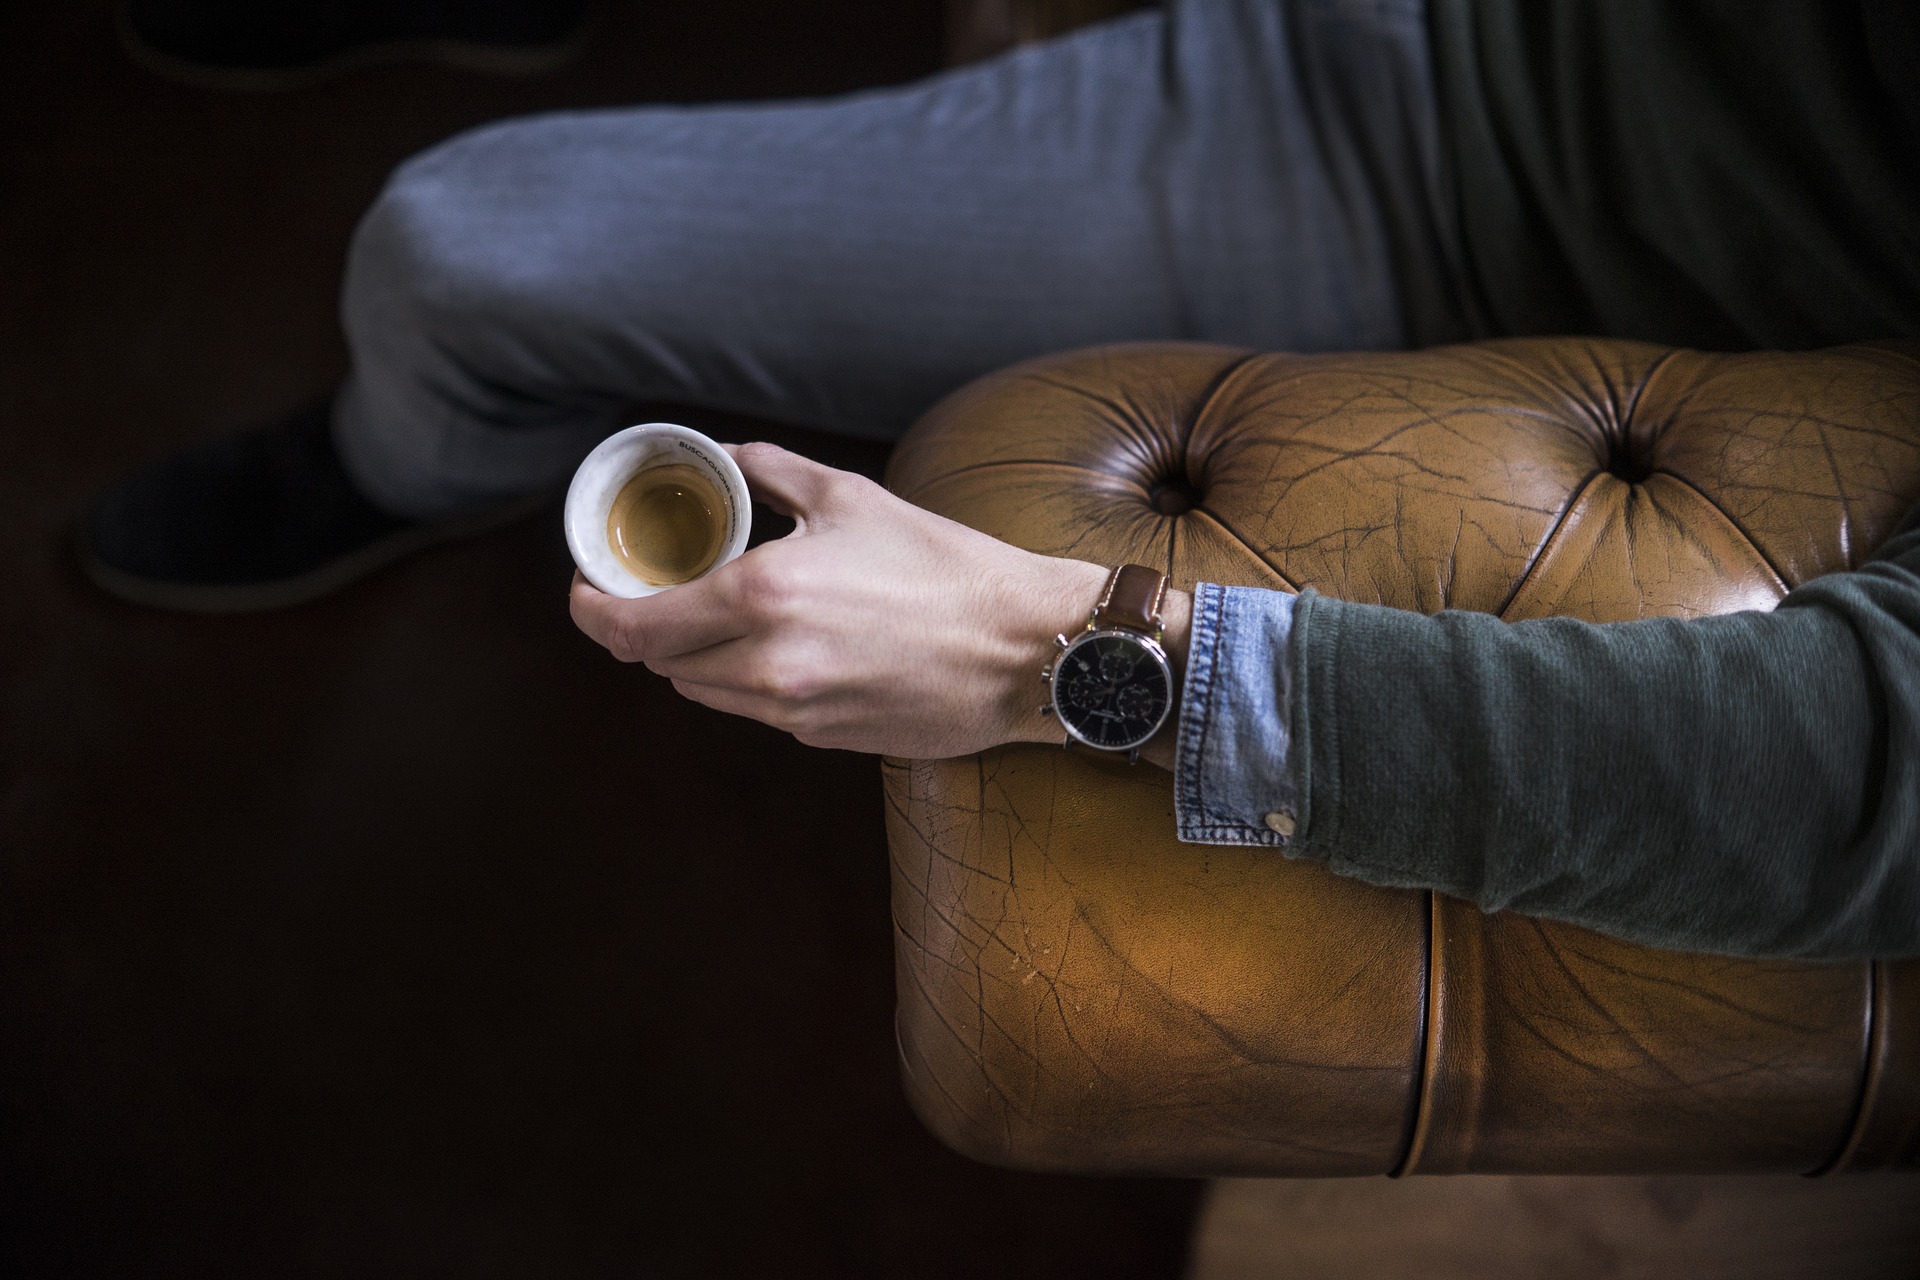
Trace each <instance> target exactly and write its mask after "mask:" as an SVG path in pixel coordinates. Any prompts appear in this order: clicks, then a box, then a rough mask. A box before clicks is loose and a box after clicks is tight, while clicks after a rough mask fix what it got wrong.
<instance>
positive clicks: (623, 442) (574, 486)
mask: <svg viewBox="0 0 1920 1280" xmlns="http://www.w3.org/2000/svg"><path fill="white" fill-rule="evenodd" d="M666 441H679V442H683V447H686V448H687V449H688V451H689V452H692V453H693V454H694V455H695V456H696V457H697V458H699V459H701V460H703V461H705V462H706V463H707V464H708V465H709V467H710V468H711V469H712V470H714V471H716V472H718V473H719V475H718V478H719V479H721V480H722V481H723V484H722V486H721V487H722V489H723V490H724V492H725V498H726V501H727V504H728V508H729V510H728V519H729V522H730V523H731V524H732V526H733V530H732V535H731V536H730V537H729V538H728V539H727V541H726V542H725V544H723V545H722V547H721V548H720V554H719V555H717V556H715V557H714V561H713V564H712V566H711V567H710V568H708V570H707V573H712V572H713V571H714V569H718V568H719V567H720V566H721V565H723V564H726V563H727V562H728V561H730V560H734V559H737V558H738V557H739V555H740V553H741V552H742V551H745V550H746V547H747V535H748V533H749V531H750V529H751V526H752V523H753V515H752V498H751V496H750V495H749V493H748V491H747V478H746V476H744V475H743V474H741V471H740V465H739V464H738V463H736V462H735V461H734V460H733V457H732V455H730V454H729V453H728V452H727V451H726V450H725V449H722V448H721V447H720V444H719V442H718V441H716V440H714V439H713V438H712V437H710V436H707V435H705V434H703V433H701V432H699V431H695V430H694V429H693V428H692V427H687V426H682V425H681V424H679V423H677V422H642V423H637V424H635V425H634V426H631V427H626V428H624V429H622V430H620V431H616V432H614V433H613V434H612V435H610V436H608V437H607V438H606V439H604V440H602V441H601V442H600V443H599V444H598V445H596V446H594V449H593V452H591V453H589V454H588V455H587V456H586V457H585V458H583V459H582V460H581V462H580V465H579V466H578V467H577V468H575V469H574V473H573V480H572V482H571V483H569V484H568V486H567V501H566V506H565V516H564V520H565V524H566V534H567V550H568V551H569V552H571V553H572V555H573V562H574V564H575V565H576V566H578V567H579V570H580V572H581V574H582V575H584V576H585V578H586V579H587V581H588V582H591V583H592V584H593V585H594V586H595V587H597V588H599V589H600V590H601V591H604V592H606V593H607V594H608V595H610V596H616V597H619V598H621V599H624V600H633V599H638V598H640V597H642V596H651V595H657V594H659V593H660V592H662V591H671V590H672V589H673V588H674V587H675V586H679V585H683V584H679V583H669V584H666V585H664V586H662V585H657V584H655V583H651V582H643V581H642V580H641V579H639V578H637V577H635V576H634V575H633V574H632V573H631V572H630V571H629V570H628V569H627V568H626V566H625V565H623V564H621V563H620V560H619V557H617V556H616V555H615V554H614V552H613V549H612V548H611V547H609V546H608V545H607V532H606V531H607V515H608V513H609V512H610V511H611V510H612V508H613V500H614V498H615V497H616V496H617V495H618V494H619V492H620V490H621V488H623V487H624V486H625V485H626V483H627V482H628V481H629V480H631V479H632V478H633V477H634V476H635V475H637V474H638V473H639V472H640V471H641V470H643V469H644V468H645V467H646V466H647V465H649V464H650V462H651V460H652V459H653V458H655V457H657V456H658V455H659V453H660V452H661V451H662V450H661V447H660V446H659V445H656V444H655V443H654V442H666ZM701 576H702V577H704V576H705V574H703V575H701ZM693 581H698V579H693Z"/></svg>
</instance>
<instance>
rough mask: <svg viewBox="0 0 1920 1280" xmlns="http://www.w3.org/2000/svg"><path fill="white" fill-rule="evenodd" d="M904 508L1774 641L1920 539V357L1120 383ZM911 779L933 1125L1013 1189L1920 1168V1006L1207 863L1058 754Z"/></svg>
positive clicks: (1100, 386) (1142, 810)
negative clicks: (1826, 579) (1769, 611)
mask: <svg viewBox="0 0 1920 1280" xmlns="http://www.w3.org/2000/svg"><path fill="white" fill-rule="evenodd" d="M890 483H891V485H892V487H893V488H894V489H895V490H896V491H897V492H899V493H900V494H902V495H903V496H905V497H906V498H908V499H910V500H912V501H914V502H917V503H919V504H921V505H922V506H925V507H929V508H931V509H933V510H936V511H939V512H942V513H944V514H946V515H949V516H951V517H953V518H955V519H957V520H961V521H963V522H965V523H967V524H970V525H972V526H974V527H976V528H979V529H983V530H985V531H987V532H989V533H992V534H995V535H996V536H999V537H1002V538H1005V539H1007V540H1008V541H1011V542H1014V543H1017V544H1019V545H1021V546H1024V547H1027V548H1030V549H1032V550H1035V551H1039V552H1044V553H1047V554H1051V555H1063V556H1074V557H1077V558H1080V559H1086V560H1093V561H1098V562H1102V563H1109V564H1112V563H1119V562H1122V561H1126V560H1137V561H1140V562H1143V563H1146V564H1154V565H1160V564H1164V565H1167V566H1169V572H1170V574H1171V576H1172V577H1173V579H1174V581H1175V582H1176V584H1177V585H1180V586H1183V587H1189V588H1190V587H1191V586H1192V585H1193V584H1194V583H1196V582H1200V581H1213V582H1223V583H1230V584H1241V585H1252V586H1265V587H1273V588H1278V589H1282V590H1297V589H1299V588H1302V587H1305V586H1309V585H1310V586H1313V587H1315V588H1316V589H1318V590H1320V591H1322V592H1324V593H1327V594H1329V595H1333V596H1337V597H1340V598H1343V599H1349V600H1360V601H1369V602H1374V603H1380V604H1386V605H1392V606H1396V607H1399V608H1405V609H1416V610H1421V611H1426V612H1432V611H1436V610H1439V609H1442V608H1456V609H1476V610H1482V611H1486V612H1490V613H1494V614H1498V615H1500V616H1502V617H1506V618H1510V619H1518V618H1524V617H1538V616H1543V615H1548V614H1566V615H1572V616H1578V617H1584V618H1587V619H1589V620H1592V621H1597V622H1598V621H1611V620H1618V619H1626V618H1634V617H1643V616H1652V615H1661V614H1667V615H1695V614H1705V613H1714V612H1724V611H1728V610H1733V609H1742V608H1754V607H1767V606H1768V605H1770V604H1771V603H1772V602H1773V601H1775V600H1777V599H1778V598H1779V597H1780V596H1781V595H1783V594H1784V593H1785V592H1786V591H1787V590H1788V589H1789V588H1790V587H1792V586H1794V585H1797V584H1799V583H1801V582H1804V581H1806V580H1807V579H1809V578H1812V577H1815V576H1817V575H1819V574H1822V573H1827V572H1831V571H1835V570H1840V569H1845V568H1848V567H1850V566H1852V565H1855V564H1857V563H1858V562H1859V561H1860V560H1861V559H1862V558H1864V556H1865V555H1867V554H1869V553H1870V552H1871V550H1872V548H1873V547H1874V546H1876V545H1877V544H1878V542H1879V541H1881V540H1882V539H1883V538H1884V537H1885V536H1886V535H1887V533H1888V532H1889V531H1890V530H1891V529H1892V527H1893V526H1894V524H1895V523H1896V522H1897V521H1898V520H1899V519H1900V517H1901V516H1902V515H1903V514H1904V513H1905V512H1906V511H1907V509H1908V508H1910V507H1911V506H1913V504H1914V503H1915V502H1917V501H1920V347H1915V346H1913V345H1912V344H1908V345H1906V346H1904V347H1903V346H1901V345H1898V344H1886V345H1863V346H1854V347H1845V348H1838V349H1835V350H1831V351H1824V352H1807V353H1787V354H1783V353H1766V354H1749V355H1707V354H1702V353H1697V352H1689V351H1672V350H1667V349H1664V348H1658V347H1653V346H1648V345H1645V344H1638V343H1625V342H1610V341H1609V342H1601V341H1586V340H1575V339H1554V340H1524V341H1509V342H1496V343H1485V344H1479V345H1474V346H1463V347H1451V348H1441V349H1436V350H1433V351H1427V352H1419V353H1408V354H1369V355H1343V356H1288V355H1255V354H1250V353H1247V352H1244V351H1237V350H1230V349H1224V348H1218V347H1206V346H1192V345H1165V344H1161V345H1152V346H1134V347H1115V348H1101V349H1096V350H1092V351H1087V352H1080V353H1074V354H1070V355H1066V356H1060V357H1053V358H1049V359H1047V360H1042V361H1036V362H1032V363H1029V364H1026V365H1022V366H1018V367H1016V368H1014V369H1011V370H1008V371H1006V372H1003V373H1001V374H997V375H995V376H993V377H990V378H987V379H984V380H982V381H980V382H978V383H975V384H974V385H972V386H970V387H968V388H965V389H963V390H962V391H960V392H958V393H956V394H955V395H954V396H952V397H950V398H949V399H947V400H946V401H944V402H943V403H942V404H941V405H939V406H937V407H936V408H935V409H934V410H933V411H932V412H931V413H929V414H928V415H927V417H926V418H925V419H924V420H923V421H922V422H921V423H920V424H918V425H917V426H916V427H915V428H914V430H913V432H912V433H911V434H910V435H909V436H908V437H907V439H906V440H905V441H904V442H903V443H902V445H901V447H900V449H899V451H898V452H897V453H896V455H895V458H894V462H893V465H892V470H891V472H890ZM1037 640H1044V638H1037ZM1036 652H1038V650H1036ZM1037 661H1038V659H1037V658H1036V662H1037ZM1036 669H1037V668H1036ZM1037 694H1038V685H1037V682H1036V696H1037ZM884 773H885V783H886V792H887V800H888V823H889V837H890V842H891V847H892V853H893V874H894V922H895V930H896V941H897V968H898V979H899V1012H898V1026H899V1036H900V1051H901V1058H902V1064H903V1069H904V1073H905V1079H906V1085H907V1089H908V1093H909V1095H910V1096H911V1098H912V1100H913V1102H914V1105H915V1106H916V1108H917V1109H918V1110H919V1112H920V1114H921V1115H922V1117H923V1118H924V1119H925V1120H926V1121H927V1123H928V1124H929V1125H930V1126H931V1127H932V1128H933V1129H934V1131H935V1132H936V1133H938V1134H939V1135H941V1136H942V1137H943V1138H944V1139H945V1140H946V1141H947V1142H948V1143H950V1144H951V1145H953V1146H955V1147H957V1148H958V1149H960V1150H962V1151H964V1152H967V1153H969V1154H972V1155H974V1156H976V1157H979V1158H981V1159H985V1160H989V1161H993V1162H996V1163H1002V1164H1012V1165H1019V1166H1023V1167H1028V1168H1034V1169H1046V1170H1059V1171H1076V1172H1114V1173H1118V1172H1129V1173H1134V1172H1140V1173H1144V1172H1161V1173H1179V1174H1197V1175H1209V1176H1218V1175H1235V1174H1292V1175H1331V1174H1369V1173H1375V1174H1377V1173H1392V1172H1419V1173H1454V1172H1563V1173H1565V1172H1594V1173H1602V1172H1608V1173H1626V1172H1647V1173H1652V1172H1699V1171H1710V1170H1718V1171H1763V1170H1765V1171H1794V1172H1824V1171H1828V1170H1834V1169H1843V1168H1844V1169H1862V1168H1885V1167H1909V1168H1912V1167H1916V1166H1920V964H1916V963H1913V962H1876V963H1844V964H1816V963H1804V962H1757V961H1742V960H1730V959H1727V958H1725V957H1716V956H1701V955H1687V954H1680V953H1675V952H1666V951H1658V950H1653V949H1650V948H1646V947H1640V946H1635V945H1633V944H1629V943H1625V942H1620V941H1617V940H1614V939H1610V938H1606V937H1602V936H1599V935H1597V934H1594V933H1591V932H1588V931H1585V930H1582V929H1579V928H1576V927H1574V926H1571V925H1563V924H1557V923H1552V922H1545V921H1539V920H1533V919H1528V918H1524V917H1519V916H1513V915H1504V914H1503V915H1494V916H1487V915H1483V914H1481V913H1480V912H1479V911H1478V910H1477V909H1475V908H1473V907H1472V906H1470V905H1467V904H1463V903H1460V902H1457V901H1453V900H1451V899H1448V898H1445V897H1442V896H1439V895H1435V894H1428V893H1422V892H1417V891H1410V890H1393V889H1382V888H1376V887H1373V886H1369V885H1364V884H1359V883H1356V882H1352V881H1347V880H1343V879H1340V878H1338V877H1336V876H1333V875H1331V874H1329V873H1327V872H1326V871H1324V870H1323V869H1321V868H1319V867H1317V866H1314V865H1310V864H1306V863H1297V862H1290V861H1288V860H1286V859H1285V858H1283V857H1281V856H1279V855H1278V854H1277V853H1275V852H1274V851H1272V850H1265V849H1245V848H1228V847H1210V846H1196V845H1183V844H1180V843H1179V842H1177V841H1176V840H1175V839H1174V836H1173V797H1172V788H1171V783H1170V779H1169V778H1168V777H1167V775H1165V774H1164V773H1160V772H1159V771H1157V770H1151V769H1147V768H1139V769H1131V770H1130V769H1128V768H1126V767H1125V766H1109V765H1105V764H1101V763H1098V762H1089V761H1086V760H1083V759H1081V758H1079V757H1077V756H1070V755H1067V754H1066V753H1063V752H1061V751H1058V750H1054V749H1050V748H1035V747H1012V748H1006V749H1003V750H999V751H993V752H988V753H986V754H984V755H982V756H979V757H973V758H967V759H962V760H954V761H941V762H927V761H918V762H911V761H888V762H886V764H885V768H884Z"/></svg>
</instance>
